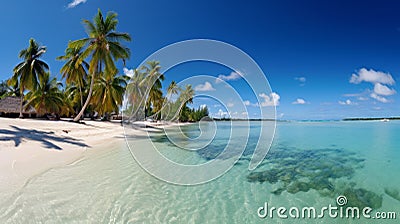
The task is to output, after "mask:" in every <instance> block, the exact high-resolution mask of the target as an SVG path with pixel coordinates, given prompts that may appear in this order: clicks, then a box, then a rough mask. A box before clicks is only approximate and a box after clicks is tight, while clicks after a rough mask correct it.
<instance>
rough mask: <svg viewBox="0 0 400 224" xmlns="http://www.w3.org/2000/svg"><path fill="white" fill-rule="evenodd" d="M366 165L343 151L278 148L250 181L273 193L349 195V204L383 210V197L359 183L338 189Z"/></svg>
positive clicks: (351, 153)
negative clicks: (271, 189) (269, 186)
mask: <svg viewBox="0 0 400 224" xmlns="http://www.w3.org/2000/svg"><path fill="white" fill-rule="evenodd" d="M363 166H364V159H362V158H359V156H358V155H357V154H355V153H353V152H350V151H347V150H343V149H332V148H325V149H316V150H300V149H296V148H276V149H275V150H271V151H270V152H269V154H268V155H267V158H266V159H265V160H264V162H263V164H262V166H261V167H262V169H263V170H262V171H258V170H259V169H258V170H256V171H253V172H250V174H248V176H247V181H249V182H258V183H263V182H267V183H270V184H272V185H274V187H275V190H273V191H272V192H271V193H273V194H275V195H280V194H281V193H283V192H285V191H286V192H288V193H290V194H296V193H298V192H308V191H310V190H316V191H317V192H319V194H320V195H321V196H329V197H331V198H335V197H337V196H338V195H340V194H343V195H346V197H348V200H349V202H350V203H349V205H352V206H356V207H360V208H361V207H366V206H369V207H372V208H380V207H381V206H382V200H383V199H382V196H379V195H377V194H376V193H374V192H371V191H368V190H366V189H363V188H355V186H356V185H355V184H354V183H352V184H348V185H346V186H345V187H344V186H336V182H337V181H338V180H347V181H348V180H349V179H350V178H351V177H352V176H353V175H354V174H355V172H356V170H357V169H360V168H362V167H363Z"/></svg>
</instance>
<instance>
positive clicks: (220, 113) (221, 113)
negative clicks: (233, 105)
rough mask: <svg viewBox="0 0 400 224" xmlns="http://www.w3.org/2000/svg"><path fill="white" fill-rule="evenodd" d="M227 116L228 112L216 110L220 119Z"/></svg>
mask: <svg viewBox="0 0 400 224" xmlns="http://www.w3.org/2000/svg"><path fill="white" fill-rule="evenodd" d="M228 115H229V113H228V112H225V111H223V110H222V109H219V110H218V113H217V116H218V117H220V118H222V117H227V116H228Z"/></svg>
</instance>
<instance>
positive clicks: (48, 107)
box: [3, 10, 131, 121]
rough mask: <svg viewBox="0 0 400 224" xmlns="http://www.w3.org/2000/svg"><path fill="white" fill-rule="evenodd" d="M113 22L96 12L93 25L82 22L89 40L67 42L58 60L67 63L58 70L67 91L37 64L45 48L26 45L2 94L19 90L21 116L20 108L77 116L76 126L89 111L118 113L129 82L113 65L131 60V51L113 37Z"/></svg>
mask: <svg viewBox="0 0 400 224" xmlns="http://www.w3.org/2000/svg"><path fill="white" fill-rule="evenodd" d="M116 17H117V14H116V13H113V12H109V13H107V15H106V17H105V18H104V17H103V14H102V12H101V11H100V10H99V11H98V13H97V14H96V16H95V17H94V19H93V21H89V20H84V21H83V22H84V24H85V26H86V32H87V34H88V37H86V38H83V39H79V40H76V41H72V42H69V43H68V47H67V49H66V50H65V55H63V56H60V57H58V58H57V59H58V60H62V61H65V64H64V66H63V67H62V68H61V70H60V72H61V74H62V77H63V78H65V84H66V88H65V89H62V88H60V87H61V86H62V84H61V83H60V82H58V81H57V80H56V79H55V78H50V74H49V66H48V65H47V64H46V63H45V62H44V61H42V60H40V57H41V56H42V55H43V54H44V53H45V52H46V47H44V46H40V45H39V44H38V43H37V42H36V41H35V40H34V39H30V40H29V46H28V48H26V49H23V50H22V51H21V52H20V54H19V57H20V58H21V59H23V61H22V62H21V63H19V64H18V65H17V66H16V67H15V68H14V74H13V76H12V77H11V78H10V79H9V80H8V81H7V83H6V84H7V88H8V89H7V90H6V91H5V92H6V93H5V94H4V95H13V94H10V92H11V91H9V90H11V89H12V88H15V89H18V91H17V92H18V93H17V92H16V93H17V94H18V96H20V97H21V105H20V117H22V116H23V114H22V111H23V106H25V107H28V106H33V107H34V108H35V109H36V111H37V113H38V114H45V113H55V114H59V115H65V116H70V115H71V114H76V116H75V118H74V121H79V120H80V119H81V118H82V117H83V116H84V113H85V112H87V111H96V112H98V113H99V114H102V115H108V114H109V113H111V112H118V110H119V107H120V105H121V104H122V101H123V95H124V92H125V88H126V86H127V83H128V80H129V78H128V77H127V76H124V75H119V74H118V70H117V68H116V65H115V63H116V61H118V60H120V59H121V60H123V61H124V62H125V60H126V59H128V58H129V57H130V50H129V49H128V48H126V47H124V46H123V45H122V42H123V41H130V40H131V37H130V35H129V34H127V33H119V32H116V27H117V24H118V20H117V19H116ZM86 60H88V61H86ZM3 85H5V83H3ZM88 86H89V88H87V87H88ZM14 92H15V91H14ZM15 95H16V94H15ZM23 102H26V103H25V105H23Z"/></svg>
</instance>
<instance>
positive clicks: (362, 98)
mask: <svg viewBox="0 0 400 224" xmlns="http://www.w3.org/2000/svg"><path fill="white" fill-rule="evenodd" d="M357 99H358V100H359V101H366V100H368V98H367V97H363V96H360V97H358V98H357Z"/></svg>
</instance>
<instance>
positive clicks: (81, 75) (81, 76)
mask: <svg viewBox="0 0 400 224" xmlns="http://www.w3.org/2000/svg"><path fill="white" fill-rule="evenodd" d="M81 55H82V47H77V48H67V49H66V50H65V55H63V56H59V57H57V60H65V61H66V62H65V64H64V66H63V67H62V68H61V69H60V73H61V74H62V78H65V82H66V84H68V85H70V84H74V85H76V86H77V87H78V89H79V97H80V106H79V108H82V106H83V91H82V89H83V88H84V87H85V86H86V83H87V72H86V70H87V69H89V64H88V63H87V62H86V61H84V60H80V56H81Z"/></svg>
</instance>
